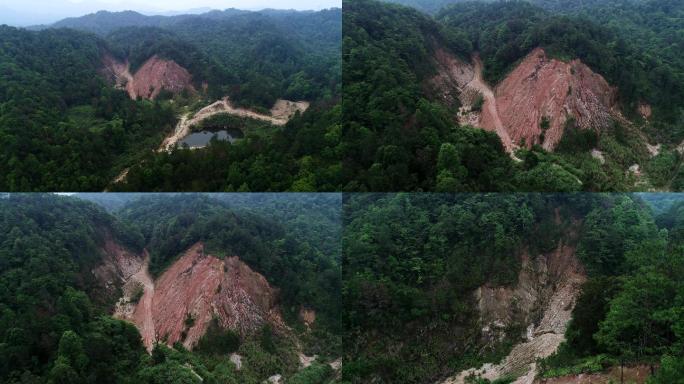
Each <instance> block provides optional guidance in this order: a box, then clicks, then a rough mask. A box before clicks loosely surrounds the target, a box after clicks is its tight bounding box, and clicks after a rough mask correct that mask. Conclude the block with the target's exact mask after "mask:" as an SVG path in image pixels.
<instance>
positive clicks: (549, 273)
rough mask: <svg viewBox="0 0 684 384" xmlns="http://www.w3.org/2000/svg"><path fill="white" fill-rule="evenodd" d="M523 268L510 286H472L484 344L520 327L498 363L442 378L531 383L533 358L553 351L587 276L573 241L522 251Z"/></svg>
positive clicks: (458, 382)
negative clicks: (522, 331)
mask: <svg viewBox="0 0 684 384" xmlns="http://www.w3.org/2000/svg"><path fill="white" fill-rule="evenodd" d="M521 261H522V268H521V270H520V273H519V275H518V281H517V284H516V285H515V286H514V287H497V286H489V285H484V286H482V287H480V288H479V289H477V291H476V292H475V294H474V295H475V299H476V301H477V307H478V312H479V314H480V318H479V323H480V325H481V327H482V343H483V345H487V346H492V347H494V346H496V344H498V343H500V342H501V341H503V340H505V339H506V338H514V339H515V338H517V337H518V336H517V335H511V334H507V332H509V330H510V329H516V328H524V329H525V334H524V335H519V336H520V337H521V338H522V339H523V341H521V342H520V343H518V344H516V345H515V346H514V347H513V349H512V350H511V351H510V353H509V354H508V356H506V358H505V359H504V360H503V361H501V362H500V363H498V364H485V365H483V366H482V367H480V368H472V369H468V370H465V371H463V372H461V373H459V374H458V375H456V376H454V377H452V378H449V379H447V380H445V381H444V382H443V384H463V383H465V382H466V381H465V380H466V378H468V377H481V378H484V379H488V380H497V379H503V378H507V377H516V378H517V379H516V380H515V381H514V383H515V384H532V383H533V382H534V379H535V376H536V373H537V370H536V362H537V359H540V358H545V357H548V356H550V355H551V354H553V353H554V352H556V350H557V349H558V346H559V345H560V344H561V343H562V342H563V340H564V339H565V336H564V335H565V331H566V328H567V325H568V323H569V321H570V319H571V317H572V310H573V308H574V306H575V302H576V300H577V298H578V296H579V293H580V288H581V286H582V284H583V283H584V282H585V281H586V274H585V272H584V269H583V267H582V266H581V264H580V263H579V261H578V260H577V258H576V257H575V247H574V246H573V245H570V244H568V240H565V241H564V240H561V241H560V242H559V243H558V245H557V247H556V249H555V250H554V251H553V252H550V253H548V254H543V255H539V256H536V257H533V256H532V255H530V254H529V252H528V251H525V252H523V254H522V256H521Z"/></svg>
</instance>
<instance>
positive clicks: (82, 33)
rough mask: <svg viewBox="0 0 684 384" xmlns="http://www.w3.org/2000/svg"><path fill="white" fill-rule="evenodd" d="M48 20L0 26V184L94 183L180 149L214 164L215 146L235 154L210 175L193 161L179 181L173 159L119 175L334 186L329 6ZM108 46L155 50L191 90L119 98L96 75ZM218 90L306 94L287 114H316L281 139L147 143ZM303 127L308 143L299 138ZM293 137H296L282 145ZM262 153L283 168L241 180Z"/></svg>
mask: <svg viewBox="0 0 684 384" xmlns="http://www.w3.org/2000/svg"><path fill="white" fill-rule="evenodd" d="M54 27H60V28H47V29H43V30H39V31H29V30H24V29H16V28H11V27H7V26H2V27H0V40H1V41H2V42H3V44H2V47H1V48H0V73H2V80H0V106H1V107H2V111H3V113H2V117H1V118H0V145H2V146H3V147H4V148H5V150H4V151H3V154H2V155H0V173H2V177H0V189H2V190H9V191H101V190H103V189H105V188H107V187H108V186H110V184H111V183H112V181H113V180H114V179H115V178H116V177H117V175H119V174H121V172H122V171H123V170H124V169H126V168H128V167H130V166H132V165H137V164H140V162H141V161H142V162H145V163H148V164H147V165H146V166H145V167H149V168H151V169H152V170H154V173H155V174H157V173H158V172H157V169H156V168H157V165H158V164H159V167H163V166H164V165H166V164H167V163H168V162H169V161H178V160H177V159H179V158H184V157H188V156H189V157H193V160H192V161H190V160H187V161H185V160H183V161H185V162H186V163H200V164H201V167H209V166H210V164H211V167H212V168H214V169H216V167H214V166H213V164H214V163H216V162H223V161H224V159H225V158H226V157H230V158H231V159H232V160H231V163H236V164H238V163H243V166H242V167H240V168H239V169H234V170H232V172H231V173H230V176H231V177H230V178H229V177H228V171H229V170H228V169H227V168H226V167H219V168H218V171H222V172H223V173H222V174H220V175H214V174H213V173H207V174H205V175H202V173H199V172H193V176H192V177H191V179H190V180H185V181H184V182H181V181H180V180H178V179H179V178H180V177H181V176H185V172H183V169H180V170H178V169H177V168H176V171H180V172H181V174H180V175H179V174H171V172H169V171H168V170H166V171H165V172H162V173H161V174H160V175H162V176H163V177H165V178H166V179H165V180H159V179H156V180H151V179H149V177H146V176H148V175H150V172H151V171H149V170H148V171H147V172H145V173H142V174H141V175H140V178H143V180H138V179H136V178H133V179H132V181H131V182H130V185H129V186H128V187H129V188H130V189H134V190H136V191H142V190H174V191H175V190H212V191H216V190H225V189H233V190H237V189H239V188H240V187H243V189H244V190H248V189H257V190H287V189H292V190H319V189H327V190H332V189H334V187H333V186H334V185H336V183H337V181H336V180H335V177H336V175H335V168H336V167H339V155H335V154H334V153H332V152H330V151H328V152H324V151H323V148H322V147H323V146H330V147H333V148H334V146H335V144H336V143H335V140H334V136H335V126H336V125H337V120H335V118H336V114H335V113H334V112H331V110H334V108H335V105H336V104H337V100H338V98H339V97H338V95H339V87H340V71H341V69H340V68H341V60H340V55H339V50H340V48H339V47H340V41H341V10H340V9H331V10H325V11H320V12H291V11H264V12H259V13H257V12H237V11H225V12H219V13H209V14H206V15H201V16H188V17H173V18H163V17H151V18H148V17H146V16H143V15H140V14H135V13H131V12H126V13H122V14H95V15H90V16H85V17H83V18H76V19H69V20H65V21H63V22H60V23H57V24H56V25H55V26H54ZM93 32H95V33H98V35H95V34H93ZM108 55H111V56H113V57H114V58H116V59H117V60H120V61H121V63H125V62H126V61H127V62H128V63H130V67H131V68H130V70H131V72H135V71H136V70H137V69H139V68H140V67H141V66H142V65H143V64H144V63H145V62H146V61H147V60H148V59H150V58H151V57H153V56H155V55H156V56H157V57H159V58H161V59H163V60H171V61H173V62H175V63H177V64H178V65H180V66H181V67H182V68H183V69H184V70H187V71H188V72H189V74H190V75H191V76H192V88H194V89H195V90H198V92H197V93H193V92H189V91H188V90H185V91H183V92H181V93H180V94H177V95H173V94H171V93H170V92H162V93H161V94H160V96H159V97H158V98H157V100H154V101H149V100H130V99H128V95H126V94H125V93H124V92H122V91H120V90H118V89H115V88H114V87H113V86H112V84H109V83H108V82H107V81H105V80H106V79H105V76H104V75H103V74H102V71H103V69H104V62H103V58H104V57H105V56H108ZM205 90H206V91H205ZM223 97H230V98H231V100H232V102H233V103H234V105H236V106H238V107H245V108H251V109H254V110H256V111H258V112H261V113H267V112H268V110H270V109H271V108H272V107H273V105H274V103H275V101H276V100H277V99H288V98H289V99H292V100H296V101H299V100H305V101H309V102H311V103H313V104H314V107H313V108H311V109H310V111H309V112H307V113H304V116H302V117H299V116H297V117H295V119H293V122H292V124H293V126H295V127H301V128H300V129H296V131H299V130H307V127H308V126H310V125H314V124H313V123H311V122H312V121H313V122H316V123H315V128H312V129H313V131H314V132H315V136H313V137H312V138H310V139H309V138H308V137H310V136H311V134H310V132H307V135H306V136H307V139H306V140H305V139H304V138H303V137H299V138H293V137H292V136H293V135H294V134H293V133H289V134H287V140H288V146H284V145H282V144H281V141H282V139H280V138H278V137H275V138H271V137H270V136H269V135H268V134H262V135H260V136H259V137H258V138H255V139H254V140H256V141H258V143H251V144H248V143H245V144H241V146H242V148H241V149H238V148H233V147H229V146H225V145H224V146H220V145H217V148H215V150H214V151H211V150H207V151H194V152H193V153H192V154H183V153H178V154H172V155H170V157H171V159H168V158H167V154H166V153H164V154H159V155H155V154H153V153H151V152H153V150H154V149H156V148H157V147H158V146H159V144H160V143H161V142H162V139H163V137H164V136H165V135H167V134H168V133H169V132H171V131H172V130H173V128H174V126H175V125H176V123H177V117H178V116H179V115H181V114H182V113H186V112H187V111H192V110H197V109H198V108H200V107H201V106H203V105H207V104H210V103H211V102H212V101H213V100H216V99H219V98H223ZM186 109H187V110H186ZM302 119H304V120H302ZM278 135H280V136H282V135H285V134H284V133H278ZM313 140H315V142H316V143H317V145H316V146H314V147H312V146H311V145H309V144H308V141H313ZM245 141H246V140H245ZM292 141H298V142H300V143H301V144H299V145H295V146H294V151H293V150H292V149H291V148H290V147H291V143H292ZM255 146H256V147H255ZM263 147H267V148H268V149H264V148H263ZM298 147H306V148H303V149H299V150H298V149H297V148H298ZM179 152H180V151H179ZM262 152H263V153H266V154H270V155H269V157H270V158H274V157H277V158H278V160H277V162H278V163H281V164H284V165H285V166H286V167H285V169H284V170H283V171H282V172H271V173H269V175H270V176H271V177H273V179H272V180H265V181H264V182H263V184H258V183H257V182H253V181H251V180H249V178H250V175H249V171H248V170H249V168H250V167H252V166H253V164H257V165H254V166H258V164H261V163H266V164H268V163H270V161H267V160H266V159H262V158H261V157H260V156H259V154H260V153H262ZM312 162H313V164H312ZM198 165H199V164H198ZM314 165H315V167H314ZM168 167H169V165H166V167H164V169H168ZM326 167H327V168H330V169H328V170H326V171H325V173H324V175H323V176H319V178H320V179H322V180H320V181H319V180H315V179H314V176H313V175H311V174H312V173H313V172H314V170H318V169H320V168H326ZM145 169H147V168H145ZM132 174H135V172H132ZM198 175H199V176H198ZM250 184H251V185H250ZM121 189H126V187H121Z"/></svg>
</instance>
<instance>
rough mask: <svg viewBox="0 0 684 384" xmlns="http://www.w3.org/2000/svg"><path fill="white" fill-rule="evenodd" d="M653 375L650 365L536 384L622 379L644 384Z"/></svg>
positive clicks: (595, 383) (600, 382) (582, 383)
mask: <svg viewBox="0 0 684 384" xmlns="http://www.w3.org/2000/svg"><path fill="white" fill-rule="evenodd" d="M650 375H651V368H650V367H649V366H648V365H639V366H636V367H624V369H623V368H620V367H612V368H610V369H609V370H608V371H606V372H601V373H584V374H579V375H568V376H562V377H554V378H551V379H537V380H536V381H534V384H612V383H619V382H620V378H621V377H623V378H624V382H625V383H632V384H644V383H646V380H647V379H648V377H649V376H650Z"/></svg>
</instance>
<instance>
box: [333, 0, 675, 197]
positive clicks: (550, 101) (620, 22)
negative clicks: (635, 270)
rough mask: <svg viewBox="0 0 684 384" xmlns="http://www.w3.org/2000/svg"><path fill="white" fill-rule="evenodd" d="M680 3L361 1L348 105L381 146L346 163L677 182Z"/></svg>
mask: <svg viewBox="0 0 684 384" xmlns="http://www.w3.org/2000/svg"><path fill="white" fill-rule="evenodd" d="M390 3H399V4H400V5H398V4H390ZM622 6H624V8H621V7H622ZM662 9H668V11H669V12H673V14H675V15H676V16H674V17H673V18H670V19H668V20H667V21H665V20H662V23H665V25H667V28H668V30H669V31H670V33H669V34H668V33H667V32H664V30H663V29H660V28H656V27H655V26H654V25H655V24H657V23H659V22H661V21H659V22H650V21H649V22H644V20H647V19H648V18H646V19H640V18H641V15H643V14H648V15H651V16H652V17H654V18H655V19H658V20H660V17H659V16H658V15H662V14H661V13H660V12H661V10H662ZM682 12H684V10H683V9H682V8H681V4H674V3H673V2H672V1H668V0H658V1H653V2H649V3H648V4H646V3H645V2H641V1H633V2H626V3H625V4H622V5H619V4H617V2H612V1H609V0H606V1H602V0H599V1H592V2H589V3H585V4H584V5H582V2H579V4H578V3H577V2H568V4H566V5H558V3H557V2H553V1H547V0H539V1H536V0H534V1H533V0H530V1H518V2H500V1H475V2H464V1H443V2H425V1H421V0H388V1H375V0H359V1H355V2H353V3H351V2H350V4H349V7H348V12H346V13H345V15H344V17H345V27H346V31H349V32H348V33H345V36H348V37H349V39H348V40H347V44H346V46H343V58H344V60H345V61H344V65H345V68H346V74H347V75H346V76H345V85H346V87H345V90H344V91H345V96H344V98H345V100H350V103H349V104H348V106H347V109H345V111H344V113H345V116H346V118H347V121H348V123H347V125H348V127H349V129H351V130H353V131H355V132H356V131H358V132H357V134H359V135H363V136H362V137H360V138H358V140H357V143H358V144H359V145H370V143H373V154H372V155H371V154H365V155H364V154H363V153H361V151H359V152H358V153H352V154H350V155H349V156H348V159H349V160H348V162H347V163H346V164H347V166H348V167H349V168H350V169H352V170H353V172H354V173H356V174H359V175H362V180H356V181H355V182H357V183H360V184H361V185H363V188H367V189H369V190H375V191H396V190H414V191H416V190H430V191H442V192H471V191H548V192H560V191H563V192H570V191H587V192H596V191H606V190H612V191H667V190H678V189H679V179H680V174H682V173H681V172H682V168H681V155H680V154H679V153H678V152H677V149H676V148H677V147H678V146H679V144H680V143H681V142H682V140H683V139H684V137H682V136H681V134H680V133H679V132H680V131H679V128H678V127H679V126H680V121H679V118H678V117H675V115H678V114H679V113H680V112H679V110H680V109H681V108H680V106H679V105H681V103H672V102H671V101H672V100H674V99H677V100H680V99H681V97H682V95H681V94H680V92H679V91H675V90H672V89H671V88H670V87H668V86H666V85H665V84H664V83H661V80H662V79H664V78H668V79H670V80H672V81H674V82H678V81H679V80H676V79H678V76H679V75H678V74H679V73H682V71H683V69H684V63H683V62H681V60H679V59H676V58H674V56H672V53H673V52H672V51H671V50H670V48H669V47H670V46H668V44H669V43H667V42H666V41H667V40H668V39H669V38H670V37H671V36H674V35H673V33H675V31H678V30H681V28H682V26H684V23H683V22H682V20H684V18H683V17H682ZM390 19H394V20H397V22H396V23H389V22H385V21H387V20H390ZM648 20H651V19H648ZM675 34H676V33H675ZM637 36H639V37H638V38H637ZM646 36H648V37H646ZM661 39H662V40H661ZM664 52H667V53H664ZM665 56H667V58H664V57H665ZM660 59H662V60H664V61H663V62H662V63H665V62H667V64H663V65H662V66H661V65H660V64H656V63H655V62H653V61H650V60H656V61H657V60H660ZM665 67H667V70H665V69H664V68H665ZM646 68H650V70H649V69H646ZM656 68H660V69H663V72H662V74H663V75H664V74H665V73H667V75H665V77H664V78H657V77H656V76H654V73H653V71H657V69H656ZM655 84H659V85H657V86H656V85H655ZM372 90H373V91H372ZM664 94H668V96H666V97H663V95H664ZM658 111H660V112H658ZM358 127H363V128H365V129H367V131H364V130H361V129H359V128H358ZM483 131H484V132H483ZM490 133H491V134H492V135H490ZM497 141H498V142H499V143H497ZM352 152H354V149H352ZM366 152H367V151H366ZM400 153H401V154H403V155H399V154H400ZM401 173H404V174H408V175H409V176H408V177H401V176H400V174H401Z"/></svg>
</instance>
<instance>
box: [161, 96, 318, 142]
mask: <svg viewBox="0 0 684 384" xmlns="http://www.w3.org/2000/svg"><path fill="white" fill-rule="evenodd" d="M308 108H309V103H308V102H305V101H300V102H293V101H288V100H278V101H277V102H276V103H275V105H274V106H273V108H272V109H271V114H270V115H265V114H261V113H258V112H254V111H251V110H249V109H245V108H236V107H234V106H233V104H232V103H231V101H230V100H229V99H228V98H227V97H226V98H224V99H222V100H219V101H217V102H215V103H213V104H210V105H208V106H206V107H204V108H202V109H200V110H199V111H198V112H197V113H195V115H194V116H193V117H192V118H190V116H189V114H186V115H183V116H182V117H181V119H180V121H179V122H178V125H176V129H175V130H174V132H173V133H172V134H171V135H170V136H168V137H167V138H166V139H164V141H163V142H162V144H161V146H160V147H159V149H158V151H159V152H162V151H170V150H171V149H172V148H173V147H174V145H176V144H177V143H178V142H180V141H181V140H183V138H185V137H186V136H187V135H189V134H190V130H191V128H192V127H193V126H195V125H197V124H199V123H200V122H202V121H203V120H205V119H207V118H209V117H211V116H214V115H217V114H221V113H227V114H230V115H234V116H239V117H245V118H249V119H255V120H261V121H266V122H268V123H270V124H273V125H278V126H283V125H285V124H287V122H288V121H290V119H291V118H292V116H294V114H295V113H296V112H297V111H299V112H304V111H306V110H307V109H308Z"/></svg>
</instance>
